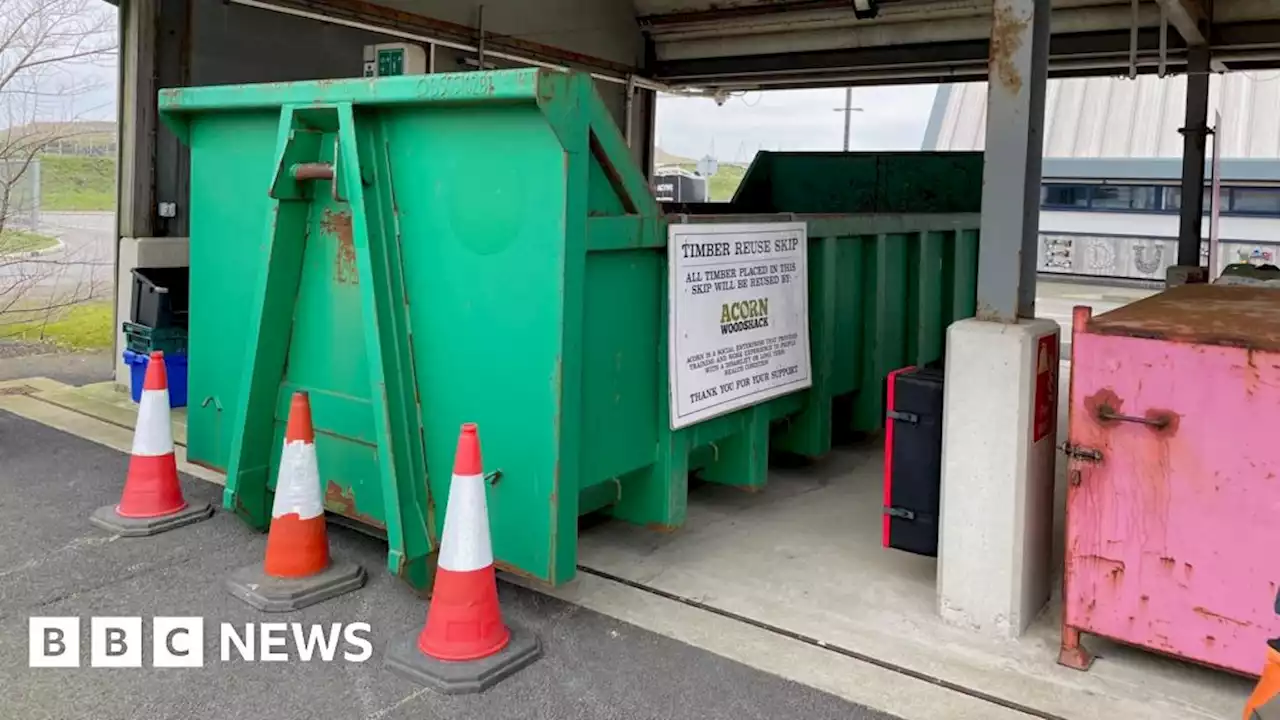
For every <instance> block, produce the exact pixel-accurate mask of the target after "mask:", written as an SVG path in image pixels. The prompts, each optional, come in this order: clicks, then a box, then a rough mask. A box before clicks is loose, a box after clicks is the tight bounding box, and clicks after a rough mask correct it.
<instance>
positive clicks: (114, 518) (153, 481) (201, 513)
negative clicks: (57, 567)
mask: <svg viewBox="0 0 1280 720" xmlns="http://www.w3.org/2000/svg"><path fill="white" fill-rule="evenodd" d="M211 515H213V506H212V505H210V504H209V503H200V504H197V505H189V504H188V503H187V501H186V499H185V498H184V497H183V496H182V486H181V485H180V484H179V483H178V461H177V458H176V457H175V456H174V453H173V427H172V422H171V420H170V418H169V381H168V376H167V375H166V373H165V368H164V353H162V352H160V351H158V350H157V351H156V352H153V353H151V359H150V360H149V361H148V363H147V374H146V376H145V378H144V379H143V384H142V397H141V398H140V399H139V401H138V422H137V423H136V426H135V427H134V430H133V450H132V452H131V453H130V457H129V472H128V474H127V475H126V476H125V481H124V492H123V493H122V494H121V496H120V502H119V503H117V504H115V505H107V506H105V507H100V508H98V509H97V510H95V511H94V512H93V515H91V516H90V518H89V520H90V522H92V523H93V524H95V525H97V526H98V527H101V528H104V529H106V530H110V531H111V532H115V533H119V534H120V535H124V536H126V537H138V536H144V535H155V534H156V533H161V532H164V531H165V530H172V529H174V528H178V527H182V526H183V525H189V524H191V523H193V522H198V521H200V520H204V519H205V518H207V517H209V516H211Z"/></svg>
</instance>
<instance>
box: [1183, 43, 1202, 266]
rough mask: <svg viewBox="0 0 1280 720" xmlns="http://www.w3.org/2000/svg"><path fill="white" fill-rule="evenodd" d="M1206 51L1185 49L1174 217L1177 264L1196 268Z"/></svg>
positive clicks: (1198, 241)
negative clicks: (1179, 187)
mask: <svg viewBox="0 0 1280 720" xmlns="http://www.w3.org/2000/svg"><path fill="white" fill-rule="evenodd" d="M1208 119H1209V48H1207V47H1204V46H1200V47H1192V48H1189V49H1188V50H1187V115H1186V121H1185V122H1184V123H1183V125H1184V126H1183V128H1182V209H1181V210H1179V214H1178V219H1179V222H1178V265H1180V266H1183V267H1200V238H1201V234H1200V223H1201V218H1202V216H1203V214H1204V152H1205V147H1206V141H1207V138H1208V136H1209V127H1208V124H1207V123H1208Z"/></svg>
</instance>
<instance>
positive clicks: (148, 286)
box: [129, 267, 191, 329]
mask: <svg viewBox="0 0 1280 720" xmlns="http://www.w3.org/2000/svg"><path fill="white" fill-rule="evenodd" d="M189 277H190V275H189V273H188V269H187V268H184V267H180V268H136V269H135V270H134V271H133V309H132V312H131V314H130V316H129V321H130V322H133V323H136V324H138V325H145V326H146V327H149V328H154V329H164V328H174V327H179V328H185V327H186V326H187V305H188V302H189V300H190V296H191V285H190V280H189Z"/></svg>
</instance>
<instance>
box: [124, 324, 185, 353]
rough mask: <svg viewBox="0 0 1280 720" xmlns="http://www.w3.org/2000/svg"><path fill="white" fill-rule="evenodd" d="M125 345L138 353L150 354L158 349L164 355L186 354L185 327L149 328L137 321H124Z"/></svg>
mask: <svg viewBox="0 0 1280 720" xmlns="http://www.w3.org/2000/svg"><path fill="white" fill-rule="evenodd" d="M123 329H124V339H125V347H127V348H128V349H130V350H132V351H133V352H135V353H138V354H140V355H150V354H151V353H152V352H153V351H155V350H159V351H160V352H162V353H164V354H165V355H177V354H186V352H187V329H186V328H174V327H171V328H151V327H147V326H146V325H139V324H137V323H125V324H124V326H123Z"/></svg>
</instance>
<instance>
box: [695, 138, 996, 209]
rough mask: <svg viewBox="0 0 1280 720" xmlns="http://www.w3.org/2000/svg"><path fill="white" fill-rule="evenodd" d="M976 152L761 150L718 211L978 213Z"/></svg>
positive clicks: (978, 161)
mask: <svg viewBox="0 0 1280 720" xmlns="http://www.w3.org/2000/svg"><path fill="white" fill-rule="evenodd" d="M981 210H982V153H980V152H888V153H827V152H761V153H757V154H756V157H755V160H754V161H753V162H752V163H751V167H749V168H747V173H746V175H745V176H744V177H743V178H742V183H741V184H740V185H739V186H738V190H737V192H736V194H735V195H734V198H733V201H732V202H731V203H730V207H729V208H728V209H723V208H722V209H721V210H719V211H718V212H722V213H723V212H733V213H737V212H745V213H763V212H793V213H850V214H867V213H880V214H884V213H976V212H981Z"/></svg>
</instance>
